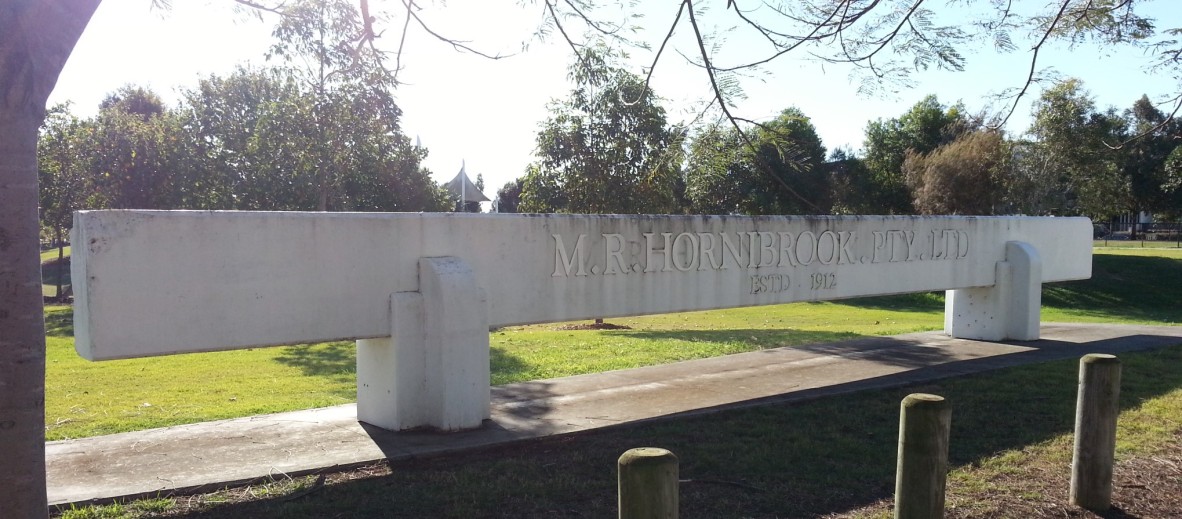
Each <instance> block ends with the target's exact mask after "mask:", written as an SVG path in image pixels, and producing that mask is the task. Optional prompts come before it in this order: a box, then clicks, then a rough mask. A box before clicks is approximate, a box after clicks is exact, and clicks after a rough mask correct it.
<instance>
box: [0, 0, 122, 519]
mask: <svg viewBox="0 0 1182 519" xmlns="http://www.w3.org/2000/svg"><path fill="white" fill-rule="evenodd" d="M97 7H98V0H56V1H52V0H45V1H34V2H29V1H18V2H5V3H4V4H3V5H2V6H0V70H3V71H4V73H3V74H0V265H2V267H0V381H2V382H0V384H2V389H0V444H3V445H6V446H7V448H6V453H5V461H6V464H7V466H8V467H9V468H8V470H4V471H0V503H4V513H5V514H6V515H9V516H11V517H37V516H44V515H45V514H46V511H47V509H48V508H47V502H46V494H45V323H44V314H43V308H42V305H43V300H42V298H41V270H40V269H41V265H40V257H41V255H40V251H39V246H38V245H39V240H38V236H39V234H40V232H39V227H40V224H39V223H38V218H37V200H38V193H37V136H38V128H40V127H41V122H42V120H44V118H45V112H46V110H45V102H46V100H47V99H48V98H49V93H50V92H51V91H52V90H53V86H54V84H55V83H56V82H57V77H58V74H60V73H61V70H62V67H63V66H64V65H65V63H66V59H67V58H69V56H70V51H71V50H72V49H73V48H74V44H75V43H76V42H77V41H78V37H79V36H81V34H82V29H84V28H85V27H86V23H87V22H88V21H89V20H90V16H91V15H92V14H93V13H94V10H95V8H97Z"/></svg>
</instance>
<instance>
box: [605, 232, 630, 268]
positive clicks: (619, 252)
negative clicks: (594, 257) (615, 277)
mask: <svg viewBox="0 0 1182 519" xmlns="http://www.w3.org/2000/svg"><path fill="white" fill-rule="evenodd" d="M624 243H625V242H624V235H622V234H604V235H603V250H604V259H605V260H606V263H605V264H604V265H605V266H604V269H603V273H604V274H619V273H620V272H625V273H626V272H629V271H630V270H631V269H630V268H628V264H627V263H624Z"/></svg>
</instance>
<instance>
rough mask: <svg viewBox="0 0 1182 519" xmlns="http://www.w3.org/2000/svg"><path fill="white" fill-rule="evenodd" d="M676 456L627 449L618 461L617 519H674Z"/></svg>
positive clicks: (665, 452)
mask: <svg viewBox="0 0 1182 519" xmlns="http://www.w3.org/2000/svg"><path fill="white" fill-rule="evenodd" d="M677 468H678V462H677V456H674V455H673V453H672V452H669V451H667V450H665V449H656V448H651V447H643V448H639V449H631V450H629V451H628V452H625V453H624V454H623V455H622V456H620V460H619V470H620V473H619V500H620V502H619V504H620V519H677V517H678V513H679V511H678V506H679V505H678V497H679V489H678V470H677Z"/></svg>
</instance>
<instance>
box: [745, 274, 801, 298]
mask: <svg viewBox="0 0 1182 519" xmlns="http://www.w3.org/2000/svg"><path fill="white" fill-rule="evenodd" d="M749 279H750V282H751V290H750V293H751V294H778V293H780V292H787V291H788V290H789V289H790V288H792V279H791V278H790V277H789V276H788V274H765V275H753V276H749Z"/></svg>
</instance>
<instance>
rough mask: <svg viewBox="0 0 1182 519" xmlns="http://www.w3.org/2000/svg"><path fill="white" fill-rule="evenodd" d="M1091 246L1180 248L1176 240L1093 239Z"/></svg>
mask: <svg viewBox="0 0 1182 519" xmlns="http://www.w3.org/2000/svg"><path fill="white" fill-rule="evenodd" d="M1092 246H1093V247H1105V248H1114V249H1124V248H1138V249H1165V248H1173V249H1178V248H1182V247H1180V246H1179V243H1178V241H1177V240H1093V241H1092Z"/></svg>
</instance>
